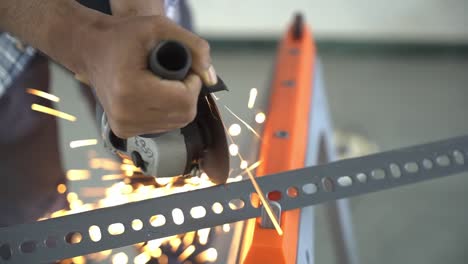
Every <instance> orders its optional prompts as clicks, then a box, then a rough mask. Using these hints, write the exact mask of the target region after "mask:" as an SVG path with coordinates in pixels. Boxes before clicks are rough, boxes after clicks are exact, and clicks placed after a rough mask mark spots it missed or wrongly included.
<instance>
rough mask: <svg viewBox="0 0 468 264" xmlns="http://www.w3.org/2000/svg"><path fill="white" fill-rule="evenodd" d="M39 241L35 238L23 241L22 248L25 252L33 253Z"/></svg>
mask: <svg viewBox="0 0 468 264" xmlns="http://www.w3.org/2000/svg"><path fill="white" fill-rule="evenodd" d="M36 246H37V242H36V241H34V240H30V241H25V242H23V243H21V245H20V249H21V252H23V253H32V252H34V251H35V250H36Z"/></svg>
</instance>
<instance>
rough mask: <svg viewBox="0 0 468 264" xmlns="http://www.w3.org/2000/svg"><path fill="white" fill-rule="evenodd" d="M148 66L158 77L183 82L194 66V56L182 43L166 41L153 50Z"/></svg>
mask: <svg viewBox="0 0 468 264" xmlns="http://www.w3.org/2000/svg"><path fill="white" fill-rule="evenodd" d="M148 65H149V68H150V70H151V71H152V72H153V73H154V74H155V75H156V76H158V77H161V78H163V79H167V80H174V81H182V80H184V79H185V77H187V74H188V72H189V71H190V67H191V66H192V55H191V53H190V51H189V50H188V49H187V47H185V45H183V44H182V43H180V42H177V41H173V40H165V41H162V42H160V43H159V44H158V45H157V46H156V47H154V48H153V49H152V50H151V53H150V55H149V57H148Z"/></svg>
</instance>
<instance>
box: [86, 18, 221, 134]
mask: <svg viewBox="0 0 468 264" xmlns="http://www.w3.org/2000/svg"><path fill="white" fill-rule="evenodd" d="M167 39H170V40H176V41H180V42H181V43H184V44H185V45H186V46H187V47H188V48H189V49H190V50H191V52H192V56H193V65H192V70H193V74H190V75H189V76H188V77H187V78H186V80H185V81H183V82H179V81H169V80H162V79H160V78H158V77H156V76H155V75H154V74H153V73H152V72H150V71H149V70H148V65H147V63H148V54H149V52H150V51H151V49H152V48H153V47H155V46H156V44H157V43H159V42H160V41H162V40H167ZM83 51H84V53H83V58H84V60H85V68H84V71H85V72H84V73H83V74H84V75H85V76H87V77H88V80H89V81H90V83H91V85H92V86H93V87H95V88H96V92H97V96H98V98H99V100H100V102H101V104H102V105H103V107H104V110H105V112H106V114H107V118H108V121H109V123H110V126H111V128H112V130H113V132H114V133H115V134H116V135H117V136H119V137H123V138H126V137H130V136H134V135H138V134H146V133H155V132H161V131H166V130H170V129H174V128H179V127H183V126H185V125H186V124H188V123H189V122H191V121H192V120H193V119H194V118H195V115H196V110H197V100H198V94H199V92H200V87H201V80H200V77H199V76H209V78H205V80H204V81H205V82H207V84H213V83H216V74H215V73H214V71H213V70H212V67H211V58H210V54H209V46H208V44H207V42H206V41H204V40H203V39H201V38H199V37H198V36H196V35H194V34H192V33H190V32H188V31H186V30H184V29H182V28H181V27H179V26H178V25H176V24H174V23H173V22H172V21H170V20H169V19H167V18H166V17H164V16H147V17H128V18H115V21H114V23H112V24H111V25H109V26H107V27H106V28H105V29H103V30H102V31H101V32H99V34H98V35H96V41H95V42H94V43H93V45H92V46H91V47H89V48H87V49H84V50H83Z"/></svg>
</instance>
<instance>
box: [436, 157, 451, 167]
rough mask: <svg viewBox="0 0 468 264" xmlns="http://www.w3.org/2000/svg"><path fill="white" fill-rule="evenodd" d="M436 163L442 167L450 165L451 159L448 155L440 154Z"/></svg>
mask: <svg viewBox="0 0 468 264" xmlns="http://www.w3.org/2000/svg"><path fill="white" fill-rule="evenodd" d="M436 163H437V164H438V165H439V166H441V167H447V166H449V165H450V159H449V157H448V156H447V155H440V156H438V157H437V158H436Z"/></svg>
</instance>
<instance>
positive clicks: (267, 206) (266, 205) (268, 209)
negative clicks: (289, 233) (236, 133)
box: [224, 106, 283, 236]
mask: <svg viewBox="0 0 468 264" xmlns="http://www.w3.org/2000/svg"><path fill="white" fill-rule="evenodd" d="M225 107H226V106H225ZM226 109H228V110H229V111H230V112H231V113H232V111H231V110H230V109H229V108H228V107H226ZM232 114H233V115H235V114H234V113H232ZM239 120H240V119H239ZM241 122H244V121H241ZM224 129H225V130H226V127H224ZM228 137H229V140H230V141H231V143H232V144H234V139H232V137H231V135H229V134H228ZM237 156H238V157H239V159H240V160H241V164H242V162H246V161H245V160H244V159H243V158H242V155H241V154H240V153H238V154H237ZM246 167H247V166H246ZM245 171H246V172H247V175H249V179H250V181H251V182H252V185H253V187H254V189H255V192H256V193H257V194H258V196H259V198H260V201H262V203H263V207H264V208H265V211H266V213H267V215H268V217H269V218H270V220H271V222H272V224H273V226H274V227H275V229H276V232H278V235H280V236H282V235H283V229H281V226H280V225H279V221H278V219H277V218H276V216H275V214H273V210H272V209H271V206H270V203H268V202H267V200H266V198H265V194H264V193H263V191H262V189H261V188H260V186H259V185H258V183H257V180H256V179H255V176H254V175H253V174H252V172H251V170H250V169H249V168H246V169H245Z"/></svg>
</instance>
